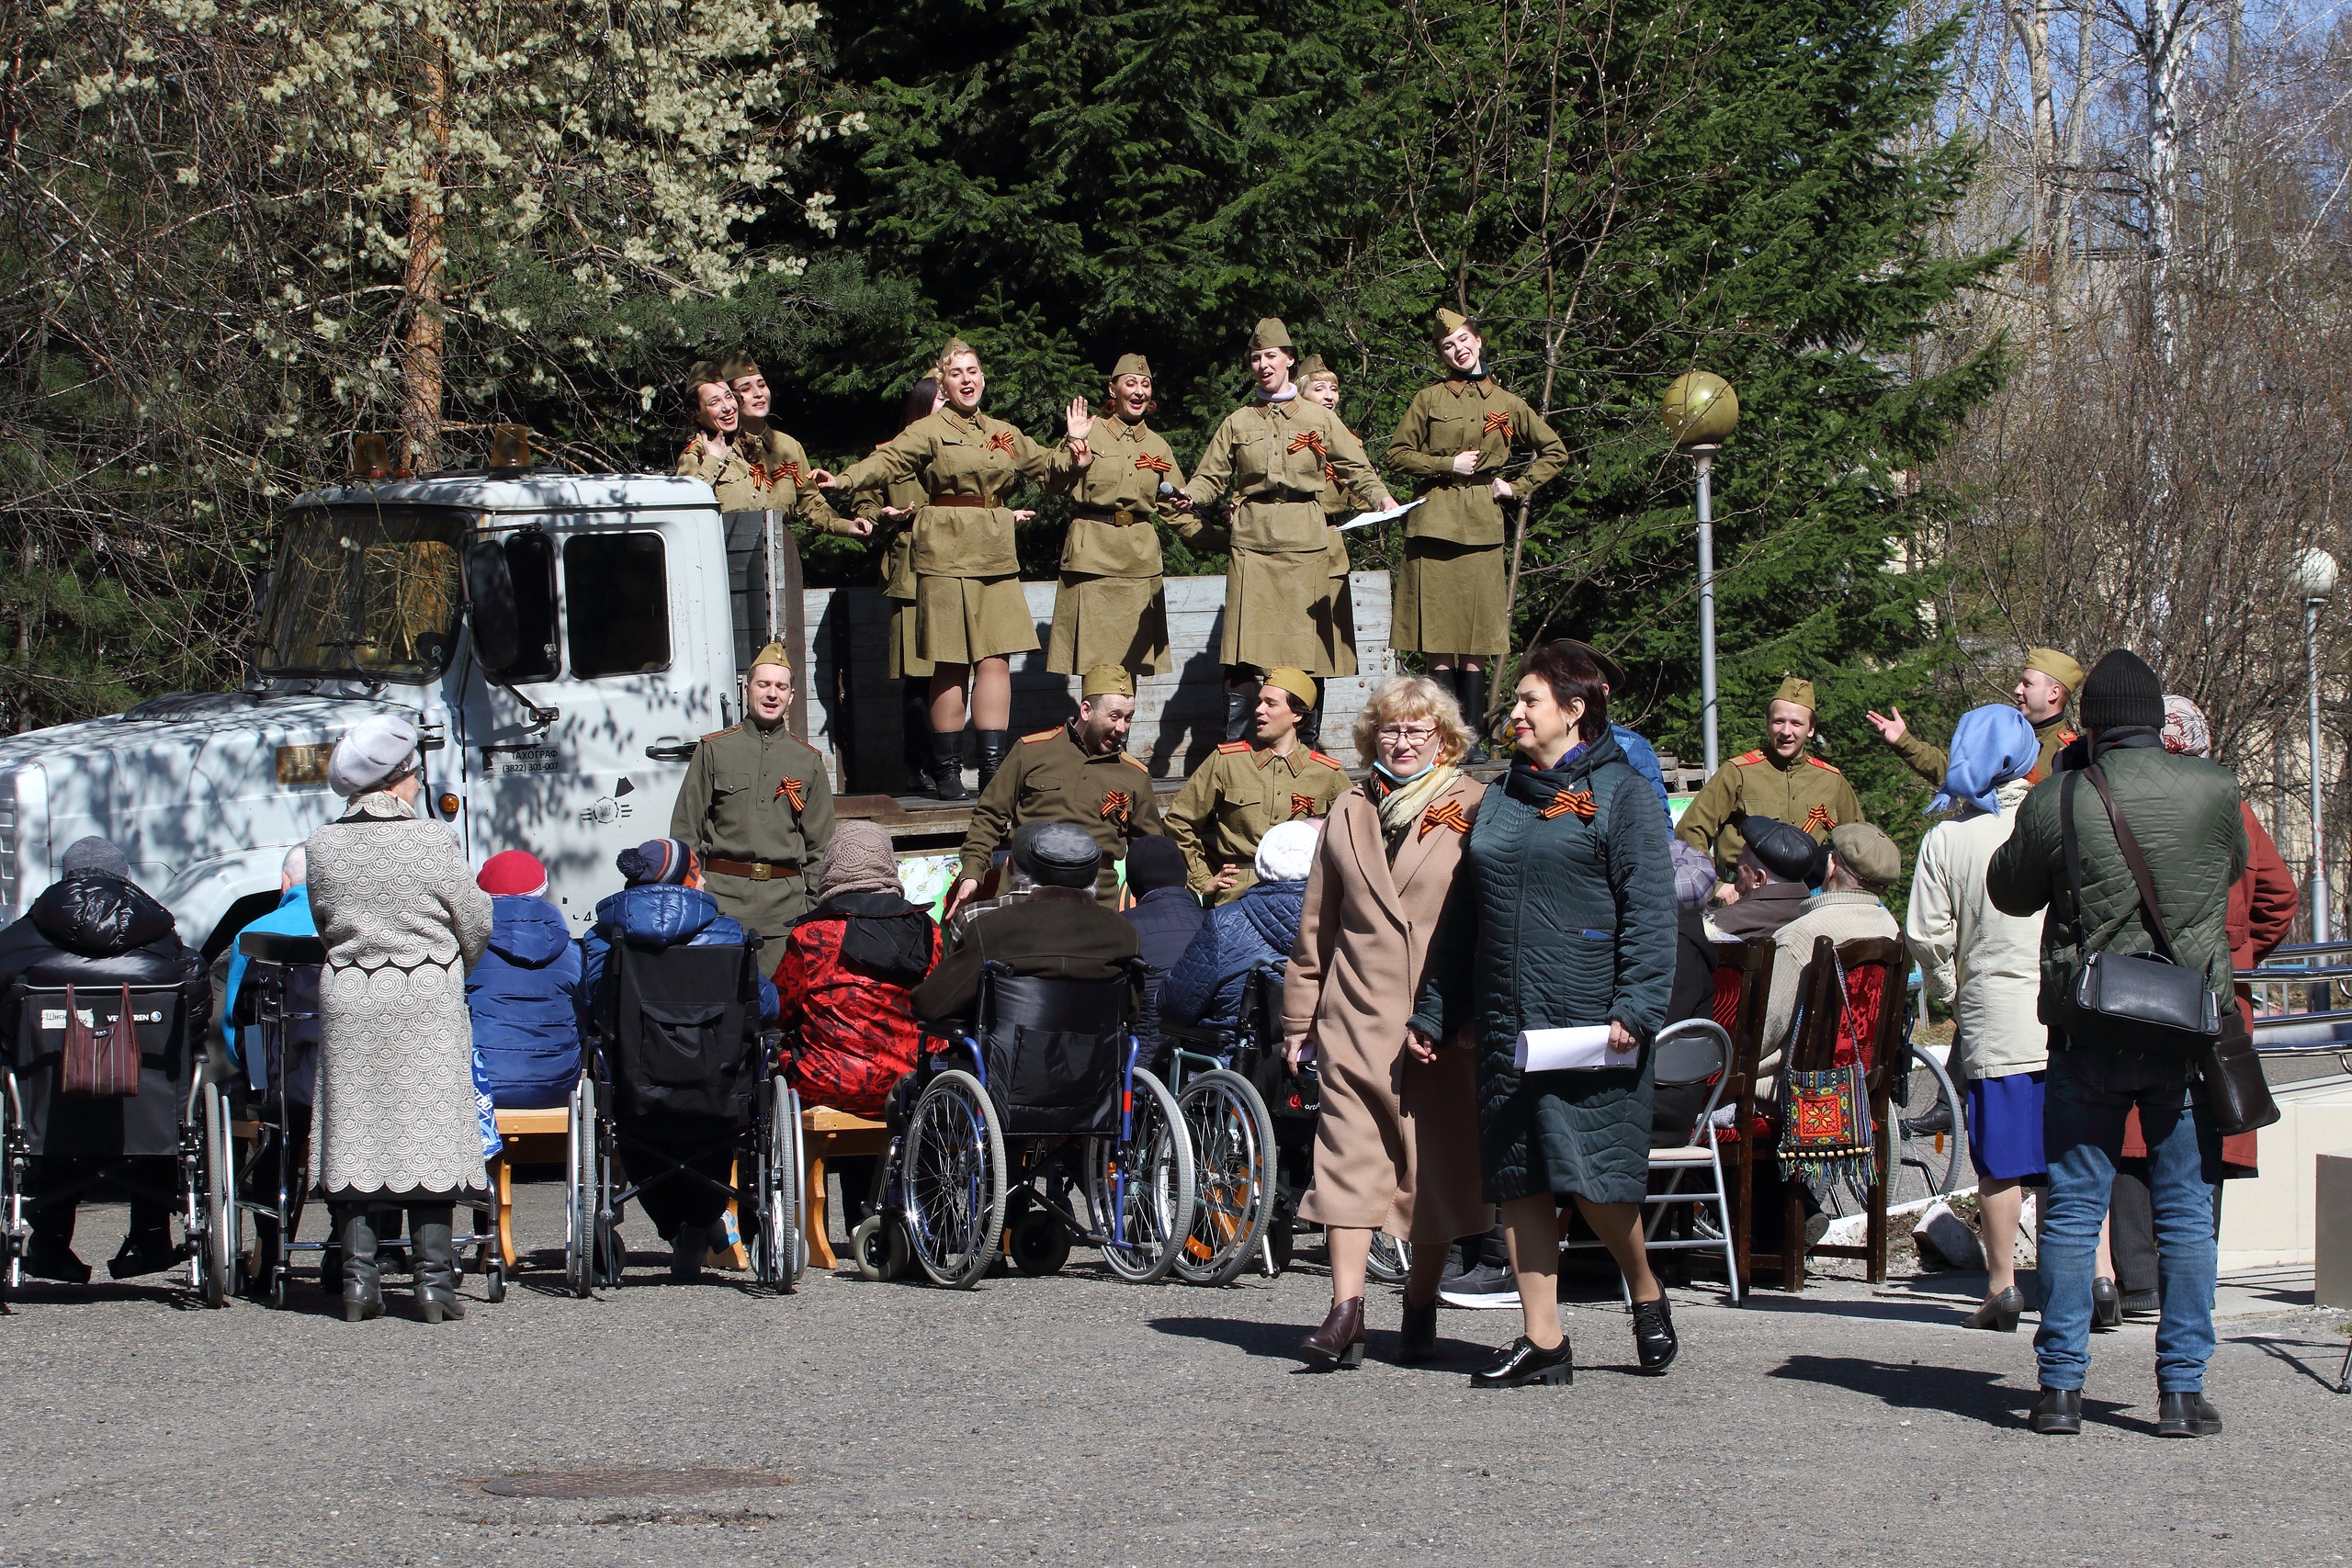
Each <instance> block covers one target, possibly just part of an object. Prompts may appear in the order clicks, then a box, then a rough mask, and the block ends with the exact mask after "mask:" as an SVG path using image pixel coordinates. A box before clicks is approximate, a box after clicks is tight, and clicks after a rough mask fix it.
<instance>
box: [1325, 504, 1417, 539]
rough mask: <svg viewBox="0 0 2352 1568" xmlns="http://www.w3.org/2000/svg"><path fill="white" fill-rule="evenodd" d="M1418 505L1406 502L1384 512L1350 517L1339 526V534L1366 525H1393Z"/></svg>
mask: <svg viewBox="0 0 2352 1568" xmlns="http://www.w3.org/2000/svg"><path fill="white" fill-rule="evenodd" d="M1419 504H1420V502H1418V501H1408V502H1403V503H1402V504H1400V505H1397V506H1392V507H1390V508H1389V509H1388V510H1387V511H1385V512H1367V513H1364V514H1363V516H1361V517H1351V518H1350V519H1349V520H1348V521H1346V522H1345V523H1342V524H1340V533H1342V534H1344V533H1346V532H1347V531H1348V530H1349V529H1351V528H1361V527H1363V525H1366V524H1367V523H1394V522H1395V521H1397V519H1398V518H1399V517H1402V516H1404V515H1405V513H1408V512H1410V511H1412V510H1413V508H1415V507H1416V506H1419Z"/></svg>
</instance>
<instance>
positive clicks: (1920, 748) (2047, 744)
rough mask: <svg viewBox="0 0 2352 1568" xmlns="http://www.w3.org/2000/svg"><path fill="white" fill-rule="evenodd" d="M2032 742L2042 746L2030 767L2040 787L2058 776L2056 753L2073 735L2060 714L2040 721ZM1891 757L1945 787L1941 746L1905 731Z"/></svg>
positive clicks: (1946, 763) (1946, 761) (1946, 764)
mask: <svg viewBox="0 0 2352 1568" xmlns="http://www.w3.org/2000/svg"><path fill="white" fill-rule="evenodd" d="M2033 738H2034V739H2036V740H2039V741H2041V757H2040V758H2039V759H2037V760H2036V761H2035V762H2034V764H2033V774H2032V778H2033V782H2034V783H2035V784H2040V783H2041V781H2042V780H2044V779H2046V778H2048V777H2049V776H2050V775H2051V774H2052V773H2055V772H2057V762H2058V753H2059V752H2061V751H2063V750H2065V749H2066V748H2067V747H2068V746H2071V745H2073V744H2074V742H2075V739H2076V737H2075V731H2074V730H2073V729H2071V728H2068V727H2067V724H2066V716H2065V715H2064V713H2063V712H2062V713H2058V714H2054V715H2052V716H2050V717H2049V718H2045V719H2043V720H2042V721H2041V723H2040V724H2037V725H2035V726H2034V727H2033ZM1894 754H1895V755H1896V756H1898V757H1900V758H1902V759H1903V761H1904V762H1905V765H1906V766H1908V767H1909V768H1910V770H1911V771H1912V772H1913V773H1917V774H1918V775H1919V776H1920V777H1921V778H1923V779H1925V780H1927V781H1928V783H1929V784H1933V785H1935V786H1936V787H1937V788H1938V789H1941V788H1943V787H1944V774H1945V773H1947V772H1949V771H1950V770H1951V757H1950V756H1948V755H1947V754H1946V753H1945V751H1944V749H1943V748H1942V747H1940V746H1930V745H1928V743H1927V742H1926V741H1925V740H1922V739H1919V736H1918V732H1917V731H1916V730H1912V729H1905V731H1904V733H1903V739H1900V740H1897V741H1895V742H1894Z"/></svg>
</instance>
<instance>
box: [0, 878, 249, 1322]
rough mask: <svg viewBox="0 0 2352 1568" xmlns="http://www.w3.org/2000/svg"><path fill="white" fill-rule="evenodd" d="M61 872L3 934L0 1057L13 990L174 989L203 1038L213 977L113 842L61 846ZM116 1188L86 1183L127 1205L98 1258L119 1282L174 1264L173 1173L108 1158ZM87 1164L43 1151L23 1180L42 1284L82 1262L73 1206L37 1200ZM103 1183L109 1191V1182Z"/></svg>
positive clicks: (81, 1271)
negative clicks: (118, 1245)
mask: <svg viewBox="0 0 2352 1568" xmlns="http://www.w3.org/2000/svg"><path fill="white" fill-rule="evenodd" d="M58 866H59V869H60V871H61V873H62V874H61V875H60V876H59V877H58V879H57V880H56V881H55V882H54V883H51V885H50V886H49V888H48V890H47V891H45V892H43V893H42V894H41V896H40V897H38V898H36V899H34V900H33V906H32V908H30V909H28V910H27V911H26V913H25V917H24V919H20V920H18V921H17V922H16V923H15V924H14V925H11V926H10V927H8V929H7V930H6V931H0V997H5V998H6V1003H7V1005H6V1007H5V1008H0V1055H5V1057H6V1059H8V1060H11V1061H13V1060H14V1059H15V1057H16V1049H17V1038H16V1036H17V1023H18V1014H19V1013H20V1012H21V1011H22V1009H21V1008H19V1007H18V1006H17V991H18V988H19V987H28V986H44V987H45V986H78V987H88V988H89V990H90V991H91V992H92V993H94V994H95V993H98V992H102V991H103V992H111V991H114V990H116V989H117V988H118V987H124V986H176V987H179V989H180V994H181V996H182V998H184V1000H183V1002H182V1004H181V1005H182V1007H183V1009H184V1016H185V1018H186V1021H187V1028H188V1029H189V1030H190V1031H191V1032H193V1033H195V1034H197V1035H198V1036H201V1035H202V1033H203V1032H204V1030H205V1027H206V1025H207V1023H208V1022H209V1020H210V1016H211V1011H212V983H211V980H210V978H209V976H207V975H206V973H205V968H204V960H203V958H202V956H201V955H199V954H198V953H192V952H190V951H189V950H188V948H187V945H186V944H184V943H183V942H181V941H180V939H179V932H178V931H177V930H176V929H175V927H174V925H173V923H172V916H171V911H169V910H168V909H165V908H164V907H163V906H162V905H161V904H159V903H157V902H156V901H155V900H154V899H153V898H152V897H149V896H148V894H147V893H146V891H145V890H144V889H142V888H141V887H140V886H138V885H137V884H136V883H134V882H132V881H131V880H130V861H129V860H128V859H126V858H125V857H124V855H123V852H121V851H120V850H119V849H117V848H116V847H115V846H114V845H113V844H112V843H111V842H109V841H108V840H105V839H101V838H97V837H96V836H95V835H94V836H92V837H90V838H86V839H81V840H76V841H75V842H74V843H73V844H71V845H69V846H67V848H66V851H65V853H64V855H63V857H62V858H61V859H60V860H59V862H58ZM117 1163H118V1165H119V1168H120V1169H121V1170H122V1172H123V1174H124V1179H123V1181H122V1182H121V1183H120V1184H119V1185H115V1184H108V1185H107V1187H93V1188H91V1189H89V1195H91V1196H94V1197H96V1196H113V1195H114V1194H115V1193H116V1192H122V1193H125V1194H126V1195H127V1196H128V1197H129V1198H130V1235H129V1236H127V1237H125V1238H124V1240H123V1244H122V1249H121V1250H120V1251H119V1252H118V1253H116V1254H115V1256H114V1259H113V1261H112V1262H110V1263H108V1264H107V1274H109V1275H110V1276H112V1277H113V1278H115V1279H117V1280H125V1279H130V1277H132V1276H133V1275H138V1274H154V1273H159V1272H161V1271H162V1270H164V1269H169V1268H171V1267H172V1266H173V1265H174V1264H175V1263H177V1262H178V1261H179V1252H178V1249H177V1248H176V1247H175V1246H174V1245H173V1243H172V1233H171V1214H172V1206H173V1200H174V1194H175V1189H176V1185H177V1180H178V1178H177V1176H176V1174H175V1170H174V1168H173V1160H172V1157H171V1156H168V1155H165V1156H155V1157H153V1158H137V1159H129V1160H123V1161H119V1162H117ZM95 1164H96V1162H95V1161H91V1160H85V1159H78V1158H72V1157H67V1158H58V1157H55V1156H43V1157H41V1158H39V1159H36V1160H34V1161H33V1162H32V1168H31V1169H30V1170H29V1171H28V1173H27V1179H26V1187H27V1189H28V1195H29V1196H30V1197H31V1199H32V1200H33V1205H38V1206H33V1205H28V1206H31V1207H32V1215H31V1218H32V1238H31V1242H30V1244H29V1246H28V1247H27V1249H26V1253H25V1271H26V1272H27V1273H28V1274H32V1275H34V1276H36V1277H38V1278H40V1279H43V1280H62V1281H63V1282H64V1283H66V1284H69V1285H79V1284H85V1283H86V1282H87V1281H88V1280H89V1278H90V1266H89V1265H88V1264H86V1263H85V1262H83V1261H82V1260H81V1259H80V1258H77V1257H75V1256H74V1209H75V1207H76V1205H75V1204H74V1202H72V1201H56V1202H51V1203H47V1204H40V1198H41V1196H42V1194H43V1193H45V1192H55V1191H60V1190H64V1189H67V1188H70V1187H73V1186H75V1185H77V1184H80V1183H83V1182H84V1181H85V1179H87V1178H90V1177H92V1176H94V1175H96V1171H95V1170H94V1169H93V1167H94V1166H95ZM109 1189H110V1190H109Z"/></svg>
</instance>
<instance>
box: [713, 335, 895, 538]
mask: <svg viewBox="0 0 2352 1568" xmlns="http://www.w3.org/2000/svg"><path fill="white" fill-rule="evenodd" d="M718 374H719V375H720V377H722V378H724V379H725V380H726V382H727V389H728V390H729V391H730V392H732V393H734V394H735V405H736V409H737V416H736V419H737V434H736V436H735V441H734V446H735V448H736V450H737V451H738V452H740V453H741V455H742V458H743V462H744V464H745V465H746V466H747V467H748V468H750V469H751V472H752V481H753V483H755V484H758V485H760V486H763V487H764V489H765V491H766V498H765V499H764V500H763V501H762V502H760V504H759V506H758V507H757V508H752V509H749V510H765V511H769V512H784V513H790V514H791V515H793V516H795V517H797V518H798V519H799V520H800V521H801V523H802V524H803V525H806V526H808V527H809V528H811V529H814V530H815V531H816V532H818V533H820V534H838V535H841V536H843V537H845V538H852V539H862V538H864V537H865V536H867V535H868V534H871V533H872V532H874V525H873V524H872V523H870V522H868V521H867V520H866V519H865V518H863V517H855V518H851V517H843V516H842V515H841V514H840V513H837V512H835V511H834V510H833V509H832V508H831V506H829V505H827V504H826V503H825V498H824V496H823V495H821V494H820V493H819V491H820V487H821V485H822V484H823V482H824V481H825V480H826V479H831V478H832V476H831V474H829V473H827V472H826V471H825V470H824V469H822V468H819V467H817V465H815V464H814V463H811V462H810V461H809V453H808V451H807V449H806V448H804V447H803V446H801V445H800V443H799V442H797V441H795V440H794V439H793V438H792V437H791V436H789V435H786V434H785V433H784V432H783V431H781V430H778V429H777V428H776V427H775V426H774V425H772V424H770V423H768V409H769V408H770V406H771V403H772V400H771V398H770V395H769V392H768V378H766V377H765V376H763V375H762V374H761V373H760V367H759V362H758V361H757V360H755V359H753V358H752V356H751V355H747V354H741V353H738V354H730V355H728V356H727V357H726V358H725V359H723V360H721V361H720V362H719V366H718ZM720 510H722V511H731V510H733V508H730V507H722V508H720Z"/></svg>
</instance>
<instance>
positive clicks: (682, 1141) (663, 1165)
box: [620, 1118, 741, 1241]
mask: <svg viewBox="0 0 2352 1568" xmlns="http://www.w3.org/2000/svg"><path fill="white" fill-rule="evenodd" d="M620 1132H621V1150H620V1153H621V1165H622V1167H623V1168H625V1169H627V1170H628V1177H629V1179H630V1180H631V1181H632V1182H636V1183H638V1184H639V1191H638V1194H637V1201H639V1203H640V1204H642V1205H643V1206H644V1208H645V1217H646V1218H647V1219H649V1220H651V1221H652V1222H653V1229H654V1233H655V1234H656V1235H660V1236H661V1237H662V1239H663V1240H664V1241H668V1240H671V1239H673V1237H675V1236H676V1235H677V1234H678V1231H679V1229H680V1227H682V1226H690V1225H702V1226H709V1225H714V1224H718V1217H719V1216H720V1215H721V1214H724V1213H726V1212H727V1200H728V1196H729V1191H730V1189H729V1185H728V1182H729V1176H730V1174H731V1173H732V1172H733V1170H734V1168H735V1151H736V1146H737V1145H738V1144H739V1143H740V1142H741V1136H740V1134H738V1133H737V1131H736V1130H735V1129H734V1128H733V1127H732V1126H730V1125H729V1124H728V1123H725V1122H709V1121H703V1120H699V1119H697V1120H692V1121H689V1120H685V1119H671V1118H659V1119H656V1118H648V1119H646V1120H643V1121H628V1122H622V1123H621V1128H620ZM714 1183H715V1184H716V1185H714Z"/></svg>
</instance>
